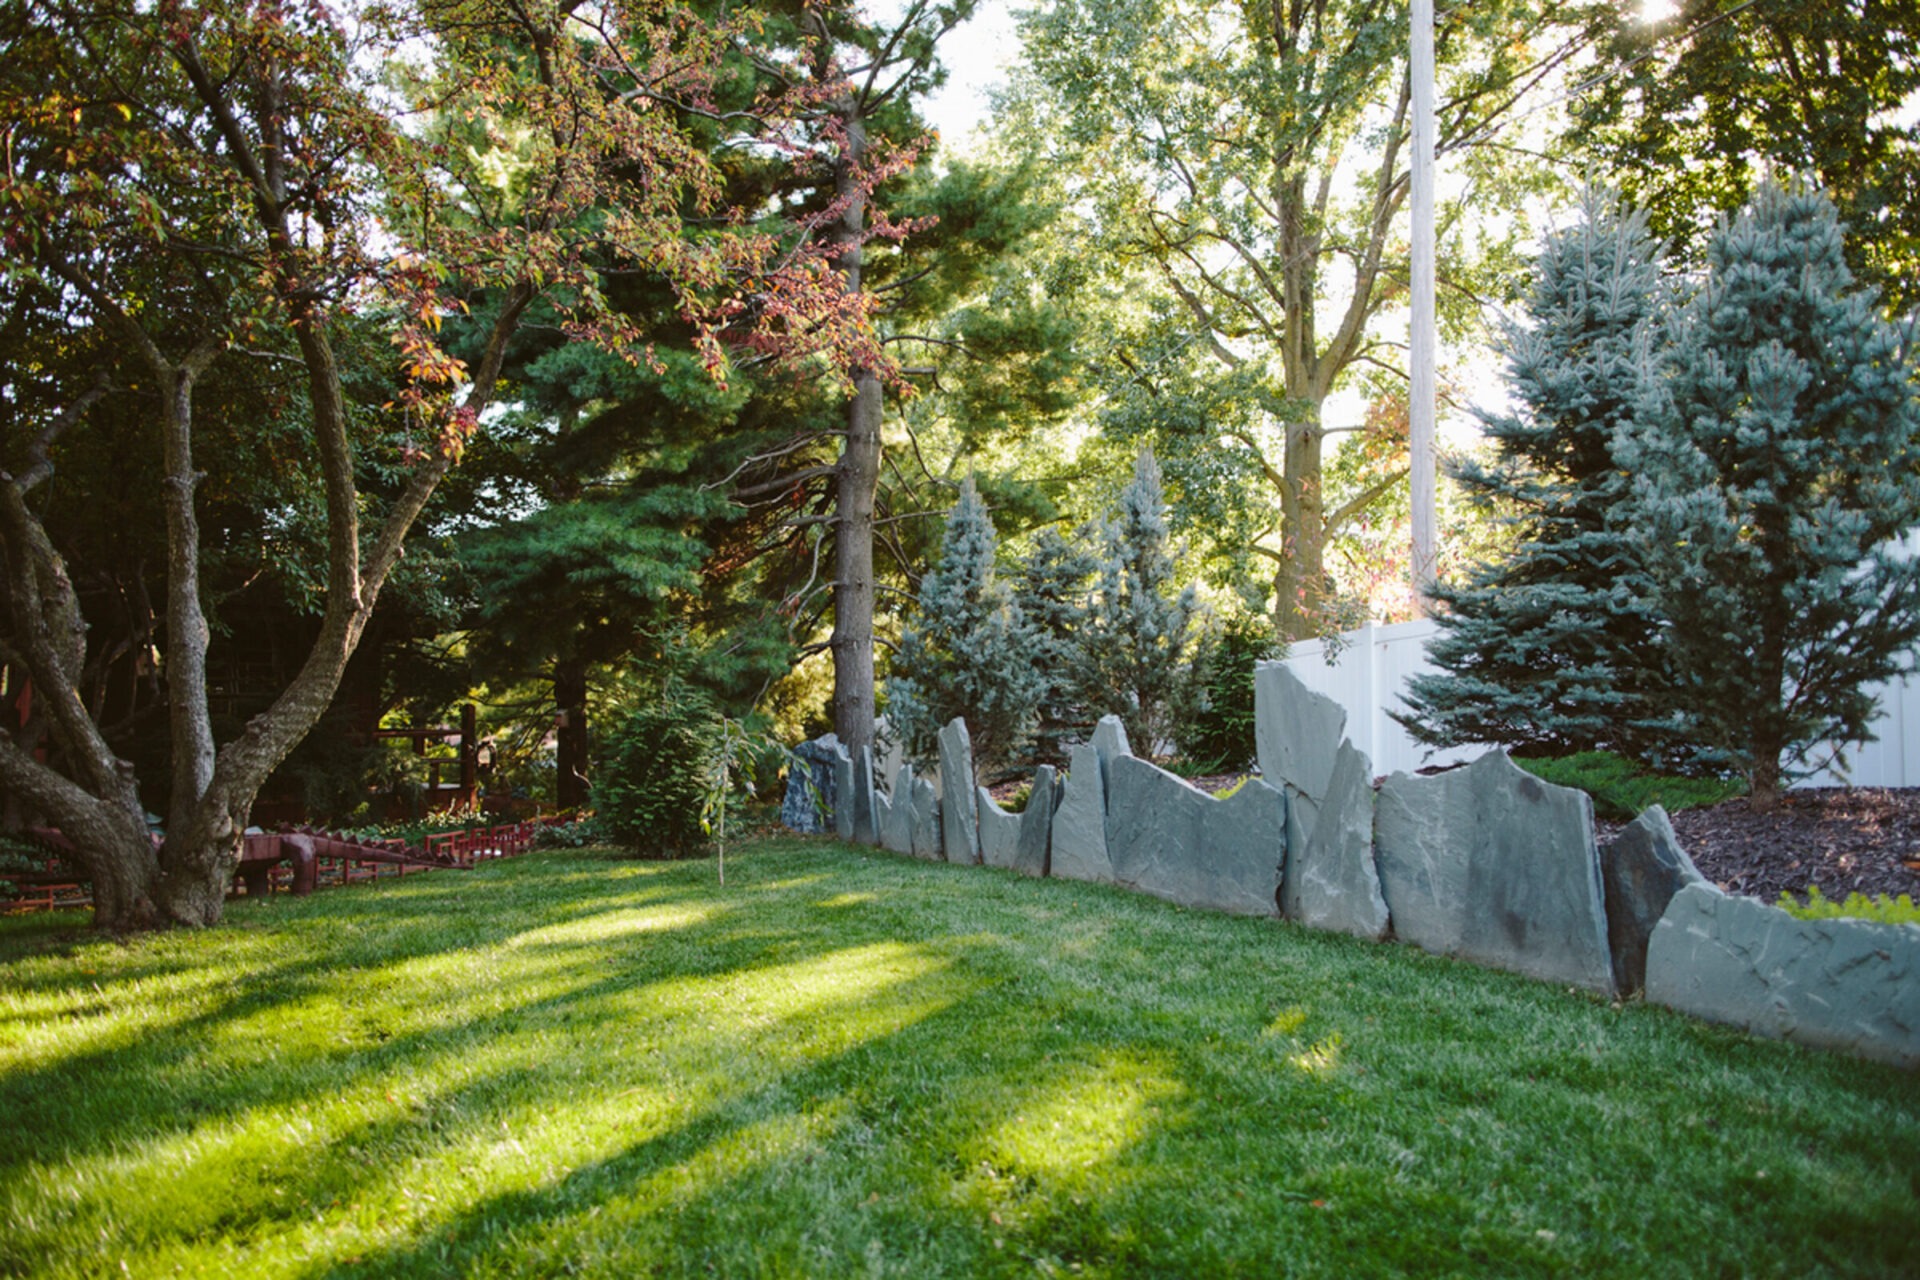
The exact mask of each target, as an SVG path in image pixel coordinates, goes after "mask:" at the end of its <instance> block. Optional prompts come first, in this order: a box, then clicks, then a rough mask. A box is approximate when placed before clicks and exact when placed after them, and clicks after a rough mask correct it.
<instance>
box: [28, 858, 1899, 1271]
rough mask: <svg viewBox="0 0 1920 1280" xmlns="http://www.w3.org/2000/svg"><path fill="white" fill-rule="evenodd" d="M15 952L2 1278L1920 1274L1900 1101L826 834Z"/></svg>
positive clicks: (49, 934) (1284, 929)
mask: <svg viewBox="0 0 1920 1280" xmlns="http://www.w3.org/2000/svg"><path fill="white" fill-rule="evenodd" d="M228 919H229V924H228V926H227V927H224V928H221V929H219V930H214V931H193V932H176V933H172V934H161V935H149V936H141V937H138V938H135V939H134V940H133V941H131V942H129V943H126V944H116V943H111V942H106V941H101V940H97V939H94V938H92V937H88V936H85V935H83V934H82V933H81V932H80V931H79V930H80V927H81V926H82V924H83V923H84V921H83V918H82V917H81V916H79V915H76V914H68V915H66V916H64V917H60V916H55V917H45V916H43V917H36V918H32V919H27V920H14V921H7V922H0V1113H4V1114H5V1115H6V1116H7V1125H8V1130H7V1134H8V1137H7V1141H6V1142H5V1143H4V1144H0V1274H5V1275H35V1276H61V1275H78V1274H95V1273H106V1272H114V1273H118V1272H119V1271H120V1270H121V1267H122V1264H123V1263H124V1266H125V1270H126V1271H127V1272H129V1273H131V1274H133V1275H162V1274H174V1273H175V1272H176V1270H177V1271H178V1272H180V1273H184V1274H225V1273H228V1272H235V1271H241V1270H244V1271H245V1272H246V1273H247V1274H249V1275H257V1276H273V1275H316V1276H318V1275H325V1276H353V1275H448V1274H464V1275H528V1276H533V1275H539V1276H547V1275H556V1274H591V1275H609V1276H614V1275H617V1276H633V1275H643V1274H645V1275H652V1274H660V1275H691V1274H700V1275H706V1274H719V1275H728V1276H751V1275H830V1276H846V1275H903V1276H916V1277H922V1276H942V1275H946V1276H977V1275H989V1276H991V1275H1008V1276H1011V1275H1021V1276H1031V1275H1036V1274H1039V1275H1048V1274H1052V1275H1072V1274H1082V1275H1109V1276H1114V1275H1182V1276H1196V1275H1235V1274H1240V1275H1255V1274H1258V1275H1276V1274H1283V1273H1284V1274H1289V1275H1301V1276H1314V1275H1326V1276H1356V1275H1358V1276H1366V1275H1401V1274H1420V1275H1435V1274H1460V1275H1511V1276H1527V1275H1539V1276H1563V1275H1583V1276H1634V1277H1639V1276H1657V1275H1671V1276H1700V1275H1753V1276H1758V1275H1779V1276H1794V1277H1802V1276H1814V1275H1856V1276H1893V1275H1912V1274H1915V1273H1916V1272H1920V1237H1916V1236H1915V1233H1914V1232H1913V1230H1912V1227H1913V1225H1914V1223H1915V1222H1916V1221H1917V1220H1920V1202H1917V1201H1920V1085H1916V1083H1915V1080H1914V1078H1913V1077H1912V1076H1910V1075H1907V1074H1903V1073H1900V1072H1898V1071H1895V1070H1893V1069H1891V1068H1887V1067H1882V1066H1876V1065H1872V1064H1868V1063H1862V1062H1856V1061H1852V1060H1849V1059H1846V1058H1842V1057H1838V1056H1835V1055H1830V1054H1822V1053H1817V1052H1812V1051H1808V1050H1804V1049H1800V1048H1796V1047H1792V1046H1788V1045H1783V1044H1778V1043H1773V1042H1768V1041H1759V1040H1753V1039H1749V1038H1747V1037H1745V1036H1742V1035H1739V1034H1736V1033H1733V1032H1731V1031H1728V1030H1725V1029H1721V1028H1715V1027H1711V1026H1707V1025H1704V1024H1699V1023H1695V1022H1691V1021H1689V1020H1687V1019H1684V1018H1681V1017H1678V1016H1676V1015H1672V1014H1670V1013H1668V1012H1666V1011H1664V1010H1660V1009H1656V1008H1650V1007H1647V1006H1644V1005H1641V1004H1638V1003H1628V1004H1625V1005H1615V1004H1610V1003H1607V1002H1604V1001H1599V1000H1594V999H1590V998H1587V997H1584V996H1575V995H1570V994H1568V993H1567V992H1566V991H1564V990H1562V989H1558V988H1554V987H1551V986H1547V985H1543V984H1539V983H1535V982H1530V981H1527V980H1524V979H1521V978H1517V977H1513V976H1510V975H1504V974H1497V973H1489V972H1483V971H1480V970H1477V969H1473V968H1471V967H1469V966H1466V965H1463V964H1458V963H1454V962H1451V961H1446V960H1441V959H1437V958H1435V957H1431V956H1428V955H1425V954H1423V953H1420V952H1417V951H1415V950H1413V949H1411V948H1399V947H1382V946H1373V945H1368V944H1362V943H1358V942H1355V941H1352V940H1349V939H1345V938H1340V937H1333V936H1327V935H1319V934H1312V933H1308V932H1304V931H1301V930H1298V929H1295V928H1293V927H1291V926H1287V925H1282V924H1279V923H1276V922H1271V921H1259V920H1246V919H1235V918H1230V917H1225V916H1218V915H1212V914H1207V913H1202V912H1195V911H1188V910H1184V909H1180V908H1176V907H1172V906H1169V905H1167V904H1164V903H1161V902H1158V901H1154V900H1151V899H1146V898H1142V897H1137V896H1134V895H1130V894H1127V893H1125V892H1122V891H1119V890H1116V889H1110V888H1103V887H1097V886H1089V885H1082V884H1075V883H1068V882H1058V881H1032V880H1023V879H1019V878H1016V877H1013V876H1011V875H1007V874H1003V873H998V872H992V871H986V870H980V869H967V868H958V867H950V866H946V865H942V864H924V863H917V862H911V861H907V860H904V859H897V858H892V857H889V856H886V855H883V854H879V853H875V852H863V851H854V850H851V849H848V848H846V847H844V846H841V845H838V844H835V843H832V842H828V841H805V840H799V839H793V838H778V839H763V840H760V841H757V842H754V843H753V844H751V845H747V846H743V847H742V849H741V850H740V852H739V856H737V857H736V858H735V859H733V860H732V865H731V866H730V867H729V874H728V883H727V885H726V887H725V888H724V889H722V888H720V887H719V886H717V885H716V884H715V880H714V868H713V866H712V865H711V864H710V863H706V862H680V863H669V862H657V861H641V860H632V859H622V858H618V857H616V856H614V855H613V854H611V853H610V852H608V851H605V850H586V851H553V852H548V853H542V854H535V855H531V856H529V857H526V858H521V859H515V860H509V861H503V862H500V863H496V864H493V865H489V866H486V867H484V868H482V869H480V870H477V871H474V872H471V873H464V874H454V873H451V872H445V873H439V874H435V875H432V876H421V877H417V878H413V879H409V880H405V881H400V882H395V883H387V884H383V885H381V886H380V887H379V888H378V889H377V890H369V891H365V892H351V893H349V892H341V893H331V894H321V895H316V896H314V897H312V898H307V899H299V900H296V899H292V898H288V897H274V898H269V899H265V900H262V901H258V902H238V903H235V904H234V905H233V907H232V909H231V911H230V913H229V917H228Z"/></svg>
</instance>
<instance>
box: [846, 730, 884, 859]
mask: <svg viewBox="0 0 1920 1280" xmlns="http://www.w3.org/2000/svg"><path fill="white" fill-rule="evenodd" d="M877 798H878V797H877V793H876V791H875V789H874V785H873V748H872V747H870V746H869V747H861V748H860V750H858V751H857V752H855V753H854V757H853V842H854V843H855V844H879V843H880V814H879V806H878V805H877V804H876V800H877Z"/></svg>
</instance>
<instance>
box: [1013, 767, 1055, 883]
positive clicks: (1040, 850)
mask: <svg viewBox="0 0 1920 1280" xmlns="http://www.w3.org/2000/svg"><path fill="white" fill-rule="evenodd" d="M1059 800H1060V784H1059V782H1058V781H1057V780H1056V778H1055V775H1054V769H1053V766H1052V765H1050V764H1043V765H1039V766H1037V767H1036V768H1035V769H1034V771H1033V785H1032V786H1031V787H1029V788H1028V789H1027V807H1026V808H1025V809H1024V810H1022V811H1021V814H1020V843H1019V846H1018V847H1017V848H1016V849H1015V851H1014V857H1013V869H1014V870H1015V871H1018V872H1019V873H1020V874H1021V875H1025V876H1044V875H1046V874H1047V855H1048V850H1049V848H1050V845H1051V841H1052V838H1053V811H1054V807H1055V806H1056V805H1057V804H1058V803H1059Z"/></svg>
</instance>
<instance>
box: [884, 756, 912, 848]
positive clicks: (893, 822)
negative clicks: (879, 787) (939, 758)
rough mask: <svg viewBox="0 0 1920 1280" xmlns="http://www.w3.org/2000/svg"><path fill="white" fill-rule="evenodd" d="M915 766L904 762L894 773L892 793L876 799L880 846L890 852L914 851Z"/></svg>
mask: <svg viewBox="0 0 1920 1280" xmlns="http://www.w3.org/2000/svg"><path fill="white" fill-rule="evenodd" d="M916 781H918V779H916V778H915V777H914V776H913V766H912V765H906V764H903V765H901V766H900V768H899V770H898V771H897V772H895V774H894V775H893V790H892V794H891V795H889V796H886V797H883V798H881V799H879V800H876V801H875V807H876V808H877V809H878V810H879V817H880V847H881V848H883V849H886V850H887V851H888V852H890V853H905V854H911V853H912V852H913V784H914V783H915V782H916Z"/></svg>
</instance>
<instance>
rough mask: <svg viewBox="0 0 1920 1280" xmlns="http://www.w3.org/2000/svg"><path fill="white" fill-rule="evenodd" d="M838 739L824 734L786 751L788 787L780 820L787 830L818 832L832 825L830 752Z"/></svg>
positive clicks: (810, 833) (831, 767)
mask: <svg viewBox="0 0 1920 1280" xmlns="http://www.w3.org/2000/svg"><path fill="white" fill-rule="evenodd" d="M839 745H840V739H839V738H837V737H835V736H834V735H833V734H831V733H829V734H824V735H822V736H821V737H818V738H815V739H813V740H812V741H810V742H803V743H801V744H800V745H799V746H797V747H793V748H791V749H790V750H789V751H788V752H787V755H788V762H787V790H786V794H785V795H784V796H782V797H781V800H780V823H781V825H782V826H784V827H786V828H787V830H789V831H798V832H801V833H802V834H804V835H820V834H824V833H825V832H827V831H830V830H832V825H833V816H832V815H833V787H834V776H833V752H834V749H835V748H836V747H838V746H839Z"/></svg>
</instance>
